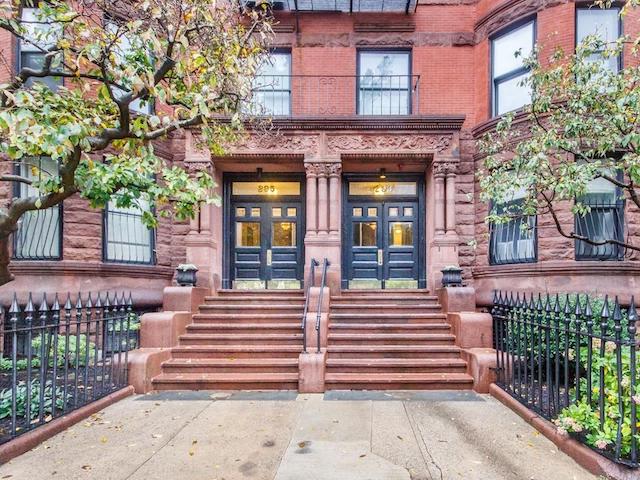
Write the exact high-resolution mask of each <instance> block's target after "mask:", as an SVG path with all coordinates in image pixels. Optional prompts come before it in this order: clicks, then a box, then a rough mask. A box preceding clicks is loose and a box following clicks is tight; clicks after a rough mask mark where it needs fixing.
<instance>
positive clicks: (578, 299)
mask: <svg viewBox="0 0 640 480" xmlns="http://www.w3.org/2000/svg"><path fill="white" fill-rule="evenodd" d="M573 313H574V314H575V316H576V319H577V320H578V321H580V317H581V316H582V308H581V307H580V295H579V294H578V295H576V308H575V309H574V311H573Z"/></svg>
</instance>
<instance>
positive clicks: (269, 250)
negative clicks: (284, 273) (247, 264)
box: [267, 249, 272, 266]
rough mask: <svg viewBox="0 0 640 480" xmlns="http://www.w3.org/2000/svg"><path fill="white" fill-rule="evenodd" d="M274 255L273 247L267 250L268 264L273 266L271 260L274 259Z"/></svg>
mask: <svg viewBox="0 0 640 480" xmlns="http://www.w3.org/2000/svg"><path fill="white" fill-rule="evenodd" d="M271 257H272V255H271V249H268V250H267V265H268V266H271V261H272V258H271Z"/></svg>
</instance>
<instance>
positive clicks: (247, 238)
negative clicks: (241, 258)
mask: <svg viewBox="0 0 640 480" xmlns="http://www.w3.org/2000/svg"><path fill="white" fill-rule="evenodd" d="M259 246H260V222H238V223H236V247H259Z"/></svg>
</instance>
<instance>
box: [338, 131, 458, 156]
mask: <svg viewBox="0 0 640 480" xmlns="http://www.w3.org/2000/svg"><path fill="white" fill-rule="evenodd" d="M452 141H453V136H452V135H335V136H330V137H328V138H327V149H328V151H329V152H338V151H349V152H354V151H355V152H359V151H367V152H369V151H372V150H378V151H394V152H397V151H398V150H405V151H408V153H414V152H415V153H418V152H417V151H435V152H444V151H446V150H447V149H449V147H450V146H451V142H452Z"/></svg>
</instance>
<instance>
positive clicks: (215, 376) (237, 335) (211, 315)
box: [152, 290, 304, 390]
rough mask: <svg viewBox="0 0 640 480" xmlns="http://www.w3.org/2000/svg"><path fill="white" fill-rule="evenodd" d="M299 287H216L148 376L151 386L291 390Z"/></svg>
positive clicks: (300, 299)
mask: <svg viewBox="0 0 640 480" xmlns="http://www.w3.org/2000/svg"><path fill="white" fill-rule="evenodd" d="M303 308H304V295H303V293H302V291H301V290H274V291H269V292H265V291H240V290H221V291H219V292H218V295H217V296H212V297H206V299H205V303H204V304H203V305H201V306H200V308H199V312H198V313H196V314H194V315H193V321H192V323H191V324H190V325H188V326H187V331H186V333H185V334H184V335H182V336H181V337H180V339H179V345H178V346H177V347H174V348H173V349H172V352H171V359H170V360H168V361H166V362H164V363H163V364H162V373H161V374H160V375H159V376H157V377H155V378H154V379H153V380H152V383H153V388H154V389H155V390H267V389H278V390H296V389H297V388H298V356H299V355H300V352H301V351H302V331H301V329H300V324H301V321H302V311H303Z"/></svg>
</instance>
